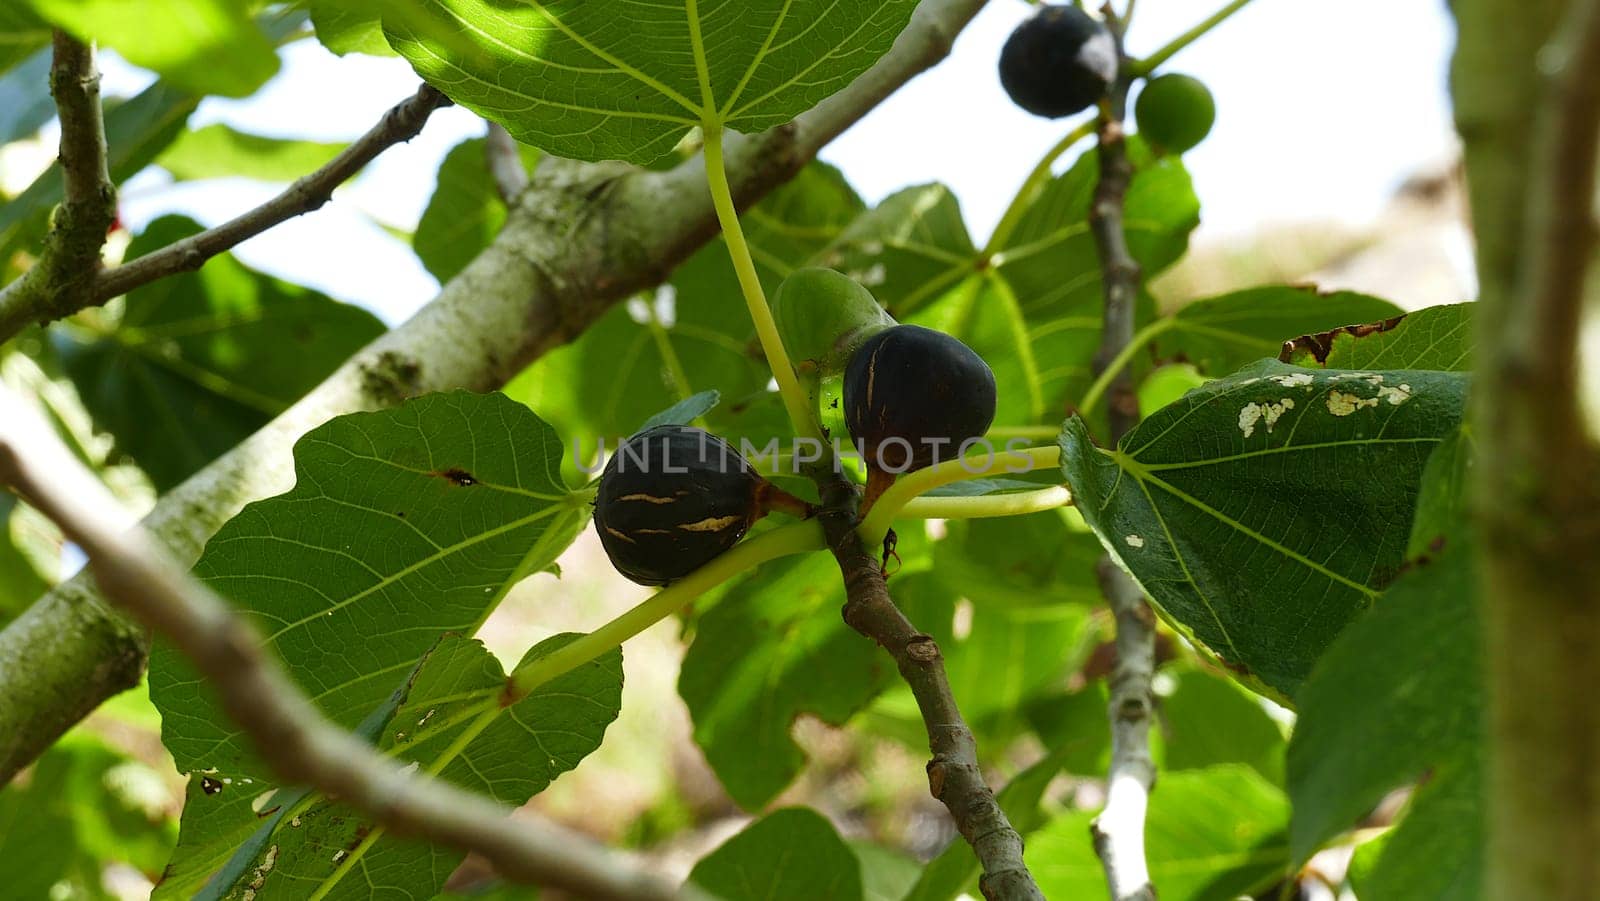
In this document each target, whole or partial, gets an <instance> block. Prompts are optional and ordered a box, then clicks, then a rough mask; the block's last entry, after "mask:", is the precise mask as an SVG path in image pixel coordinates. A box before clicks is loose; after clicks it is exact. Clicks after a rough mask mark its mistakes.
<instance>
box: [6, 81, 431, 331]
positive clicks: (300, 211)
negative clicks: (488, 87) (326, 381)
mask: <svg viewBox="0 0 1600 901" xmlns="http://www.w3.org/2000/svg"><path fill="white" fill-rule="evenodd" d="M449 105H450V100H449V98H447V97H445V96H444V95H443V94H441V93H439V92H438V91H437V90H435V89H434V88H432V87H430V86H428V85H426V84H425V85H422V86H421V87H419V88H418V89H417V92H416V94H415V95H413V96H411V97H409V98H407V99H406V100H404V101H402V102H400V103H399V104H397V105H395V106H394V107H392V108H391V109H390V110H389V111H388V112H386V113H384V115H383V118H382V119H380V120H379V121H378V124H377V125H374V126H373V127H372V128H371V129H370V130H368V131H367V133H366V134H364V135H362V136H361V137H360V138H358V139H357V140H356V141H355V143H353V144H351V145H350V146H349V147H346V148H345V149H344V150H343V151H341V152H340V153H339V155H338V156H336V157H334V158H333V159H332V160H329V161H328V163H327V165H325V166H323V167H322V168H320V169H318V170H317V171H315V172H313V173H311V174H310V175H307V176H305V177H303V178H301V179H300V180H298V181H296V182H295V183H294V184H292V185H290V186H289V187H288V188H286V189H284V191H283V193H281V194H279V195H278V196H276V197H274V198H272V199H271V200H269V201H267V202H266V203H264V204H262V205H261V206H258V207H256V208H255V209H253V210H250V211H249V212H247V213H245V214H243V215H241V216H238V217H235V218H233V219H230V220H228V221H227V222H224V223H222V224H221V225H219V226H217V227H216V228H210V229H206V230H205V231H203V232H201V233H200V234H198V235H193V236H190V237H188V238H185V239H183V240H182V241H175V242H173V243H171V244H168V245H167V246H165V247H163V248H161V249H160V250H157V251H154V252H152V253H148V254H145V255H144V256H142V257H139V258H138V259H135V260H130V261H129V262H127V263H124V264H122V265H121V266H117V267H115V268H112V269H107V270H104V271H97V270H98V267H95V269H90V270H79V271H80V272H83V271H86V272H88V273H89V276H88V277H87V278H84V279H82V280H81V281H79V282H70V281H63V280H62V279H63V278H64V275H63V274H62V273H52V272H51V270H48V269H45V270H43V271H40V270H41V269H43V267H42V266H41V267H35V268H34V269H33V270H31V271H30V272H29V273H28V274H27V275H26V276H24V277H23V278H21V279H18V282H17V284H16V285H13V286H11V287H8V288H6V289H5V291H0V342H4V341H6V340H7V339H9V338H11V337H12V336H13V335H15V334H16V333H17V332H19V331H21V330H22V329H23V328H25V327H27V326H28V325H30V324H33V323H35V322H38V323H44V322H49V321H51V320H53V319H61V318H63V317H66V316H70V315H72V314H73V313H76V312H78V311H79V310H82V309H85V308H87V307H92V306H98V305H100V304H103V303H105V302H106V301H108V300H110V299H112V298H113V297H119V296H121V295H123V294H126V293H128V292H129V291H132V290H133V289H134V288H137V287H139V286H140V285H145V284H149V283H150V282H153V281H156V280H157V279H161V278H165V277H167V276H169V275H173V274H175V273H178V272H183V271H185V270H193V269H199V268H200V267H201V266H202V265H204V263H205V261H206V260H209V259H211V258H212V257H214V256H216V255H217V254H219V253H223V252H225V251H228V250H231V249H233V248H234V247H236V246H238V245H239V244H240V243H242V242H244V241H245V240H247V239H249V238H253V237H255V236H256V235H259V234H261V233H262V232H264V231H266V230H267V229H269V228H272V227H274V226H276V225H280V224H282V223H284V222H286V221H288V220H290V219H293V218H294V217H296V216H300V215H304V214H305V213H309V212H311V211H312V210H316V209H319V208H321V207H322V205H323V204H325V203H327V202H328V200H329V199H330V198H331V197H333V191H334V189H335V188H337V187H338V186H339V185H341V184H343V183H344V182H346V181H348V180H349V179H350V178H351V177H352V176H354V175H355V174H356V173H357V172H360V171H361V169H362V167H364V166H366V165H367V164H368V163H370V162H372V161H373V160H374V159H376V158H377V156H378V155H379V154H380V153H383V152H384V151H385V150H387V149H389V148H390V147H393V146H394V145H395V144H398V143H401V142H402V141H409V140H411V139H412V138H414V137H416V136H417V133H418V132H420V131H421V130H422V126H423V124H424V123H426V122H427V121H428V117H429V116H430V115H432V114H433V111H434V110H436V109H438V108H439V107H441V106H449ZM98 120H99V117H98V114H96V122H98ZM65 121H66V120H65V116H63V129H62V168H63V169H64V170H66V172H67V184H68V193H67V205H66V206H64V207H63V212H65V210H66V209H67V208H68V207H70V206H71V205H72V202H73V198H72V191H71V185H72V181H73V179H72V167H71V166H70V165H69V164H68V162H67V155H66V147H67V137H66V129H65ZM100 142H101V149H102V154H101V160H100V170H101V175H102V178H104V179H105V191H107V192H112V193H110V194H109V196H111V197H112V198H114V197H115V194H114V190H113V189H112V188H111V183H110V178H109V176H106V175H105V174H104V173H105V161H104V153H103V150H104V143H105V140H104V135H103V134H102V135H100ZM111 212H112V214H114V213H115V202H114V200H113V201H112V202H111ZM58 218H59V216H58ZM110 221H111V220H110V218H107V219H106V224H107V225H108V226H109V224H110ZM100 236H101V238H102V239H103V238H104V236H105V229H104V228H102V229H101V230H100ZM95 255H96V259H97V260H98V255H99V247H98V245H96V249H95ZM35 273H38V274H39V275H38V279H37V280H38V284H34V285H31V286H24V283H26V282H28V281H29V279H30V278H32V277H34V276H35ZM13 289H16V290H15V291H14V290H13Z"/></svg>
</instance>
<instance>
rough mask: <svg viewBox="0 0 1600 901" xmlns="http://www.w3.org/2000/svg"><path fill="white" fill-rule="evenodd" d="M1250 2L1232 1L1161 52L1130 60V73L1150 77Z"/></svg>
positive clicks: (1174, 39) (1130, 10)
mask: <svg viewBox="0 0 1600 901" xmlns="http://www.w3.org/2000/svg"><path fill="white" fill-rule="evenodd" d="M1249 2H1250V0H1232V2H1230V3H1229V4H1228V5H1227V6H1224V7H1223V8H1221V9H1219V10H1217V11H1216V12H1214V13H1212V14H1211V15H1210V16H1208V17H1206V19H1205V21H1203V22H1201V23H1200V24H1198V25H1196V26H1194V27H1193V28H1191V29H1189V30H1188V31H1185V32H1184V33H1183V34H1180V35H1178V36H1177V37H1175V38H1173V39H1172V40H1171V41H1170V42H1169V43H1168V44H1167V45H1166V46H1165V47H1162V48H1161V49H1160V50H1157V51H1156V52H1154V53H1152V54H1150V55H1149V56H1147V57H1145V58H1144V59H1142V60H1130V61H1129V62H1128V63H1127V64H1126V67H1127V68H1128V71H1129V73H1130V74H1132V75H1135V76H1138V75H1148V74H1150V73H1151V72H1154V71H1155V70H1156V67H1157V66H1160V65H1161V64H1162V63H1165V62H1166V61H1167V60H1169V59H1171V58H1172V57H1173V56H1175V55H1177V53H1178V52H1179V51H1180V50H1182V49H1183V48H1185V47H1187V46H1189V45H1190V44H1193V43H1194V42H1195V41H1198V40H1199V39H1200V38H1202V37H1204V36H1205V35H1206V33H1207V32H1209V31H1210V30H1211V29H1213V28H1216V27H1217V26H1218V25H1221V24H1222V23H1223V22H1224V21H1226V20H1227V18H1228V17H1229V16H1231V15H1233V14H1234V13H1236V12H1238V11H1239V10H1241V9H1244V8H1245V5H1246V4H1248V3H1249ZM1128 12H1129V14H1130V15H1131V14H1132V13H1133V4H1132V3H1129V4H1128Z"/></svg>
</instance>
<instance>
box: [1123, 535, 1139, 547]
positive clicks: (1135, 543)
mask: <svg viewBox="0 0 1600 901" xmlns="http://www.w3.org/2000/svg"><path fill="white" fill-rule="evenodd" d="M1122 540H1123V541H1126V542H1127V543H1128V547H1144V539H1143V538H1140V537H1139V536H1138V535H1129V536H1128V537H1126V538H1124V539H1122Z"/></svg>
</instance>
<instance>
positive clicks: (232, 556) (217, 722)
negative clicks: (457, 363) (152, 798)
mask: <svg viewBox="0 0 1600 901" xmlns="http://www.w3.org/2000/svg"><path fill="white" fill-rule="evenodd" d="M561 452H562V448H561V442H560V439H559V438H558V437H557V436H556V433H555V431H554V430H553V429H551V428H550V427H549V426H548V425H546V424H545V423H544V422H543V421H542V420H540V419H539V418H538V417H536V416H534V415H533V414H532V413H531V412H530V411H528V409H527V408H525V407H523V406H521V405H519V404H516V403H514V402H512V401H510V400H508V399H507V398H505V397H503V396H501V395H498V394H490V395H475V394H470V393H467V392H452V393H448V394H433V395H428V396H425V397H422V398H418V399H416V400H413V401H410V402H408V403H406V404H404V405H402V406H400V407H398V408H396V409H393V410H388V411H384V412H380V413H357V414H351V415H348V416H343V417H340V418H337V419H334V420H332V421H331V422H329V423H327V424H325V425H323V426H321V427H319V428H317V429H315V430H313V431H312V432H310V433H309V434H307V435H306V436H305V437H303V438H302V439H300V441H299V442H298V443H297V444H296V446H295V474H296V484H295V487H294V488H293V489H292V490H291V491H289V492H288V493H286V494H283V495H280V496H278V497H274V498H269V499H267V500H264V501H259V502H257V503H254V504H251V505H249V506H247V507H246V508H245V509H244V510H243V511H242V512H241V513H240V514H239V515H238V516H236V517H234V519H232V520H230V521H229V522H228V523H227V525H225V526H224V527H223V528H222V529H221V530H220V531H219V532H218V533H217V535H216V536H215V537H214V538H212V540H211V541H210V542H209V543H208V544H207V546H206V550H205V552H204V554H203V555H202V557H201V559H200V562H199V563H198V564H196V566H195V573H196V575H197V576H199V577H200V578H201V579H202V580H204V581H206V582H207V583H209V584H210V585H211V586H212V587H214V588H216V589H217V590H218V591H219V592H221V593H222V594H224V595H225V596H228V597H230V598H231V599H232V600H233V601H234V602H235V603H236V604H237V605H238V606H239V607H240V608H241V610H242V612H243V613H244V614H245V615H246V616H247V618H248V619H250V620H251V621H252V622H253V623H254V624H255V625H256V626H257V628H258V629H260V630H261V631H262V633H263V634H264V635H266V636H267V645H268V647H269V649H270V650H272V651H273V652H274V653H276V654H277V655H278V656H279V657H280V658H281V659H282V660H283V662H284V664H285V666H286V668H287V670H288V672H289V674H290V675H291V676H292V677H293V678H294V679H295V681H296V682H297V683H299V685H300V686H301V688H303V689H304V690H305V691H306V692H307V694H309V695H310V696H311V697H312V698H313V699H314V700H315V701H316V703H317V704H318V706H319V707H320V708H321V709H322V711H323V713H324V714H326V715H327V716H328V717H329V718H330V719H332V720H333V721H334V722H336V723H339V724H340V725H343V726H346V727H354V726H356V725H357V724H358V723H361V722H363V721H364V720H365V719H367V718H368V717H369V715H371V714H372V712H373V711H374V710H377V709H379V708H380V707H381V706H382V705H383V703H384V702H385V700H386V699H387V698H389V697H390V695H391V693H392V692H393V691H394V690H395V689H396V687H397V686H400V685H401V684H402V683H403V682H404V681H405V679H406V674H407V672H409V671H410V670H411V669H412V668H413V667H414V666H415V665H416V663H417V661H418V660H419V659H420V658H422V656H423V655H424V654H425V653H427V651H428V650H429V649H430V648H432V647H433V646H434V644H435V643H436V642H437V641H438V640H439V637H440V636H441V635H443V634H445V633H447V632H456V633H461V634H471V633H472V632H474V631H475V630H476V629H477V627H478V625H479V624H480V623H482V621H483V620H484V618H485V617H486V616H487V615H488V614H489V612H490V611H491V610H492V609H494V607H495V605H496V604H497V603H498V602H499V600H500V599H501V598H502V597H503V596H504V595H505V593H506V592H507V591H508V590H509V589H510V587H511V586H512V585H513V584H515V583H516V582H517V581H519V580H520V579H522V578H523V577H525V576H527V575H530V574H532V573H534V572H537V571H539V570H541V569H544V568H545V567H547V566H548V565H549V564H550V563H551V561H553V560H554V559H555V557H556V555H557V554H558V553H560V551H561V550H563V549H564V548H565V547H566V546H567V545H568V544H570V543H571V541H572V539H573V538H574V537H575V536H576V535H577V533H578V531H579V530H580V529H581V528H582V525H583V523H584V521H585V519H586V518H587V515H588V509H587V505H586V504H584V503H583V500H582V496H581V495H574V494H570V493H569V492H568V491H567V490H566V488H565V487H564V486H563V485H562V483H561V481H560V479H559V477H558V475H557V473H558V471H559V467H560V463H561ZM150 685H151V698H152V700H153V701H154V702H155V704H156V706H157V707H158V708H159V709H160V710H161V713H162V720H163V721H162V738H163V741H164V742H165V743H166V745H167V748H168V750H169V751H171V752H172V755H173V758H174V760H175V762H176V763H177V765H178V768H179V769H180V770H181V771H183V772H187V773H190V774H191V785H194V784H196V783H199V784H201V785H202V787H203V788H206V789H208V790H207V791H202V792H198V793H197V792H195V791H194V790H193V789H191V793H190V798H191V804H190V805H189V807H188V808H186V809H185V813H184V817H185V819H184V834H183V843H182V844H183V847H181V848H180V851H179V854H178V856H176V857H175V858H174V863H173V866H174V868H175V871H176V872H178V873H185V874H187V875H188V878H195V877H196V876H197V875H198V876H200V877H203V875H204V873H205V872H208V871H209V869H212V868H214V867H215V865H216V864H217V863H220V860H218V857H219V855H220V856H222V857H225V856H226V855H227V854H228V853H229V852H231V850H232V848H233V847H234V846H235V845H236V844H237V843H238V842H239V841H241V840H242V838H243V837H244V836H245V835H247V834H248V833H249V832H250V831H251V830H253V829H255V828H256V825H257V822H256V817H255V813H253V812H252V811H251V808H250V800H251V799H252V798H253V797H255V796H256V795H258V794H259V793H261V792H263V791H265V790H266V789H268V788H270V787H272V785H273V780H272V777H271V774H270V772H269V771H268V770H267V768H266V766H265V765H264V764H263V763H262V762H261V761H260V759H259V758H258V757H257V755H256V754H255V752H254V749H253V748H251V747H250V745H249V742H248V740H247V739H246V738H245V736H244V735H243V734H242V733H240V732H239V731H238V730H237V729H236V728H234V727H233V725H232V724H231V722H230V721H229V720H228V718H227V716H226V715H225V714H224V713H223V712H222V710H221V708H220V707H219V706H218V702H217V701H216V699H215V696H214V695H213V694H212V692H211V691H210V689H209V688H208V687H207V686H206V685H205V683H204V682H203V681H202V680H201V679H200V677H199V676H198V674H197V673H195V672H194V670H193V668H192V667H191V666H190V665H189V663H188V661H187V660H185V659H184V658H183V657H182V656H181V655H179V654H178V653H177V652H176V651H175V650H173V649H172V648H171V647H170V646H168V645H165V644H161V643H158V644H157V646H156V648H155V649H154V651H153V652H152V655H151V665H150ZM246 786H249V787H246ZM201 797H205V798H208V799H209V800H208V801H207V802H206V803H204V804H195V803H193V802H194V801H195V800H196V799H198V798H201Z"/></svg>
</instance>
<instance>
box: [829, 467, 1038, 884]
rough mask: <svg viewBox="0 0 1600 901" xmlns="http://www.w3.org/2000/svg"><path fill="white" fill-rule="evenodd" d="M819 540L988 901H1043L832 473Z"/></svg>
mask: <svg viewBox="0 0 1600 901" xmlns="http://www.w3.org/2000/svg"><path fill="white" fill-rule="evenodd" d="M818 485H819V487H820V488H821V490H822V507H823V510H822V513H821V515H820V516H819V519H820V520H821V521H822V530H823V534H824V535H826V536H827V540H828V548H829V550H831V551H832V552H833V556H834V559H836V560H837V561H838V562H839V570H840V572H841V573H842V574H843V576H844V587H845V604H844V621H845V622H846V623H847V624H849V626H850V628H852V629H854V630H856V631H857V632H860V633H861V634H862V635H865V636H866V637H868V638H870V639H872V640H873V641H875V642H877V643H878V644H879V645H880V646H881V647H882V648H883V649H884V650H885V651H888V652H889V656H891V657H893V658H894V662H895V665H896V667H898V668H899V670H900V676H901V677H902V678H904V679H905V680H906V684H907V685H909V686H910V687H911V694H912V696H913V697H915V698H916V699H917V708H918V709H919V710H920V711H921V712H922V721H923V723H924V724H925V725H926V726H927V729H928V749H929V750H930V751H931V752H932V753H933V759H932V760H930V761H928V791H929V792H930V793H931V794H932V795H933V796H934V797H935V798H937V799H938V800H939V802H940V803H942V804H944V806H945V808H946V809H948V810H949V811H950V817H951V818H952V819H953V820H955V824H956V828H957V829H958V830H960V832H961V837H962V838H964V839H966V841H967V844H968V845H971V846H972V851H973V853H974V854H976V855H977V858H978V862H979V863H980V864H981V865H982V867H983V876H982V877H981V878H980V879H979V881H978V886H979V888H980V889H981V890H982V892H983V895H984V897H985V898H987V899H989V901H1044V894H1043V893H1041V892H1040V891H1039V887H1038V886H1037V885H1036V884H1034V881H1033V875H1032V874H1031V873H1029V872H1028V867H1027V865H1026V864H1025V863H1023V860H1022V836H1021V835H1020V834H1018V832H1017V830H1016V829H1014V828H1012V826H1011V821H1010V820H1008V819H1007V818H1006V814H1005V811H1004V810H1001V809H1000V804H999V802H998V801H996V800H995V796H994V792H992V791H990V790H989V785H988V783H986V782H985V781H984V779H983V770H982V769H981V768H980V767H979V766H978V742H977V739H975V738H974V737H973V735H972V730H971V729H970V728H969V727H968V726H967V724H966V721H965V720H964V719H963V718H962V716H961V710H960V709H959V708H958V707H957V706H956V700H955V695H954V694H952V693H951V691H950V681H949V679H948V678H947V677H946V676H945V671H944V656H943V655H942V654H941V653H940V652H939V645H938V643H937V642H935V641H934V640H933V637H932V636H930V635H927V634H926V633H924V632H921V631H919V630H918V629H917V627H916V626H914V625H912V623H911V621H910V620H908V619H906V616H905V614H904V613H901V612H900V608H899V607H896V606H895V604H894V599H893V598H891V597H890V596H889V587H888V585H887V584H886V582H885V581H884V576H883V570H882V568H881V566H880V564H879V561H878V560H877V559H876V558H875V557H874V556H873V554H872V553H871V552H870V551H869V550H868V549H867V547H866V544H865V543H864V542H863V541H862V540H861V534H860V532H859V531H857V529H856V525H857V516H856V509H857V500H858V499H857V496H856V489H855V488H854V486H852V485H851V484H850V483H849V482H847V481H845V479H844V477H843V476H840V475H838V474H837V473H834V472H832V471H831V469H830V470H828V471H827V472H826V473H825V474H820V475H819V477H818Z"/></svg>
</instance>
